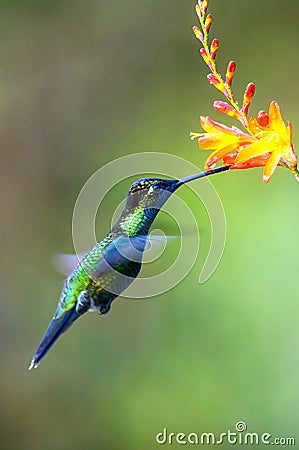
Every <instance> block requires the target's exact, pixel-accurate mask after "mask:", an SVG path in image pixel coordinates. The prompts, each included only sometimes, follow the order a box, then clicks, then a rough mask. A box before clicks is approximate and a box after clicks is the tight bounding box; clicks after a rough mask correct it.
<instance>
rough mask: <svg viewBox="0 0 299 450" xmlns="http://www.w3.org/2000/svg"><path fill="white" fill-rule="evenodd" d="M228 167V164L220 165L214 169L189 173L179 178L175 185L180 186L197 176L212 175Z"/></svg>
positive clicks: (195, 178)
mask: <svg viewBox="0 0 299 450" xmlns="http://www.w3.org/2000/svg"><path fill="white" fill-rule="evenodd" d="M228 169H229V166H221V167H216V169H210V170H206V171H205V172H200V173H196V174H195V175H189V176H188V177H184V178H181V179H180V180H178V186H177V187H180V186H182V185H183V184H186V183H189V181H193V180H197V179H198V178H204V177H208V176H210V175H213V174H214V173H220V172H225V171H226V170H228Z"/></svg>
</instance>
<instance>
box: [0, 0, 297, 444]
mask: <svg viewBox="0 0 299 450" xmlns="http://www.w3.org/2000/svg"><path fill="white" fill-rule="evenodd" d="M210 3H211V6H210V11H211V12H212V13H213V14H214V22H215V23H214V25H213V28H212V32H211V34H212V35H213V36H217V37H218V38H219V39H220V50H219V55H218V64H219V67H220V69H221V71H222V72H223V71H224V70H225V66H226V63H227V62H228V61H229V59H231V58H234V59H236V61H237V63H238V70H237V74H236V77H235V82H234V83H235V85H234V90H235V93H236V95H237V96H238V97H239V98H240V96H241V95H242V92H243V90H244V87H245V85H246V84H247V83H248V82H249V81H254V82H255V83H256V85H257V93H256V96H255V99H254V102H253V106H252V107H251V114H256V113H257V111H258V110H259V109H261V108H263V109H267V108H268V105H269V103H270V101H271V100H273V99H275V100H277V101H278V102H279V103H280V105H281V108H282V113H283V117H284V119H285V120H287V119H291V120H292V121H293V123H294V144H295V147H296V144H297V148H298V144H299V131H298V130H299V112H298V109H297V92H298V80H297V78H298V77H297V74H298V71H299V62H298V58H297V53H298V52H297V45H298V38H299V28H298V13H299V5H298V1H296V0H289V1H288V2H286V3H285V4H284V5H283V6H282V2H281V1H280V0H272V1H271V2H270V4H269V2H261V1H257V0H252V1H251V2H245V1H244V2H243V1H242V2H241V1H237V0H225V1H223V0H213V1H211V2H210ZM269 5H270V6H269ZM193 24H196V16H195V13H194V9H193V1H183V2H182V1H173V0H164V1H162V2H161V1H160V2H159V1H154V2H153V1H149V0H143V1H142V2H140V1H137V0H128V1H126V2H122V1H118V2H111V3H109V2H104V1H94V0H86V1H85V2H82V1H81V2H73V1H72V2H71V1H70V0H65V1H57V0H56V1H55V0H54V1H52V2H48V1H44V0H43V1H42V0H40V1H35V0H31V1H20V0H19V1H17V0H10V1H4V0H2V1H1V2H0V52H1V60H0V61H1V62H0V98H1V101H0V110H1V121H0V128H1V132H0V136H1V141H2V142H1V164H0V170H1V176H0V185H1V189H0V195H1V205H2V207H1V237H2V239H1V265H2V267H1V278H2V282H1V290H2V295H1V297H2V302H1V314H0V333H1V334H0V336H1V344H0V345H1V353H2V357H1V369H0V371H1V373H0V380H1V385H0V414H1V416H0V417H1V420H0V429H1V432H0V433H1V438H0V439H1V441H0V448H1V450H29V449H30V450H41V449H42V450H50V449H51V450H52V449H56V450H82V449H88V450H97V449H106V450H118V449H119V450H122V449H130V450H135V449H136V450H137V449H138V450H139V449H144V450H148V449H152V448H156V447H158V445H157V444H156V443H155V436H156V434H157V433H158V432H160V431H162V429H163V427H167V429H168V430H169V431H174V432H180V431H183V432H185V433H188V432H191V431H193V432H197V433H201V432H209V431H210V432H214V433H221V432H225V431H226V430H227V429H231V430H234V427H235V423H236V422H237V421H239V420H243V421H245V422H246V423H247V425H248V431H255V432H261V433H263V432H269V433H271V434H272V435H273V436H274V437H277V436H293V437H295V438H297V441H298V440H299V435H298V419H299V414H298V404H299V403H298V400H299V391H298V370H299V360H298V337H299V336H298V313H299V306H298V298H297V297H298V295H297V279H298V255H297V253H298V223H299V209H298V194H299V186H298V184H296V182H295V180H294V179H293V178H292V176H291V175H290V174H289V173H287V171H285V170H282V169H279V170H277V172H276V174H275V176H274V178H273V179H272V180H271V182H270V184H269V185H267V186H266V185H263V183H262V173H261V170H259V169H254V170H252V171H247V172H243V173H242V172H241V171H240V172H238V173H237V172H236V173H229V174H228V173H226V174H222V175H219V176H217V177H214V178H213V180H212V181H213V183H214V185H215V187H216V189H217V191H218V192H219V195H220V197H221V199H222V202H223V205H224V208H225V211H226V216H227V226H228V235H227V243H226V249H225V252H224V255H223V258H222V261H221V264H220V266H219V268H218V269H217V271H216V273H215V274H214V275H213V277H212V278H211V279H210V280H209V281H208V282H207V283H205V284H204V285H201V286H200V285H199V284H198V282H197V279H198V274H199V272H200V268H201V267H202V263H203V261H204V259H205V256H206V252H207V249H208V245H209V242H210V228H209V221H208V218H207V215H206V213H205V211H204V208H203V207H198V204H197V203H196V202H195V200H194V205H193V208H194V210H195V209H196V210H195V211H194V212H195V214H196V215H197V217H198V222H199V226H200V229H201V231H202V236H201V239H202V248H201V252H200V256H199V258H198V260H197V262H196V264H195V266H194V268H193V270H192V271H191V272H190V273H189V275H188V277H187V278H186V279H185V280H184V281H183V282H181V283H180V284H179V285H178V286H177V287H176V288H174V289H172V290H171V291H170V292H168V293H165V294H163V295H161V296H159V297H155V298H154V299H152V300H140V301H132V300H128V299H119V300H116V301H115V303H114V304H113V307H112V311H111V313H110V314H108V315H107V316H105V317H101V318H100V317H98V316H97V315H96V314H93V315H86V317H84V318H82V319H81V320H80V322H78V323H77V324H76V326H74V327H73V328H72V329H71V330H70V331H69V332H68V333H66V334H65V335H64V336H63V338H62V339H61V340H60V341H59V342H58V343H57V344H56V345H55V347H54V348H53V349H52V351H51V352H50V353H49V355H48V357H47V358H46V359H45V361H44V362H43V364H42V365H41V367H40V368H39V369H38V370H37V371H33V372H28V371H27V366H28V364H29V362H30V360H31V357H32V355H33V353H34V350H35V348H36V346H37V344H38V343H39V340H40V338H41V336H42V334H43V332H44V331H45V328H46V326H47V325H48V322H49V320H50V318H51V316H52V314H53V312H54V310H55V307H56V303H57V301H58V297H59V294H60V290H61V286H62V281H63V277H62V276H61V275H60V274H58V273H57V272H56V271H55V269H54V268H53V265H52V262H51V259H52V255H53V254H54V253H55V252H65V253H71V252H72V251H73V246H72V236H71V218H72V210H73V206H74V203H75V200H76V197H77V195H78V193H79V191H80V189H81V187H82V185H83V183H84V182H85V181H86V180H87V179H88V177H89V176H90V175H91V174H92V173H93V172H94V171H95V170H96V169H98V168H100V167H101V166H102V165H104V164H106V163H107V162H109V161H112V160H113V159H115V158H117V157H120V156H123V155H126V154H130V153H134V152H147V151H157V152H160V151H162V152H168V153H171V154H175V155H178V156H181V157H183V158H186V159H188V160H190V161H192V162H193V163H195V164H197V165H198V166H199V167H203V162H204V159H205V157H206V156H207V154H205V153H204V152H202V153H201V152H200V151H199V150H198V149H197V144H196V143H194V142H193V143H192V142H190V140H189V137H188V134H189V131H191V130H193V131H197V130H199V128H200V127H199V121H198V119H199V115H200V114H205V115H207V114H210V115H213V118H214V119H216V120H220V119H223V117H221V116H220V114H219V113H216V112H213V110H212V106H211V105H212V102H213V100H216V99H221V95H220V94H218V92H217V91H216V90H215V89H214V88H212V87H211V86H209V85H208V83H207V81H206V74H207V68H206V67H205V65H204V64H203V62H202V61H201V59H200V57H199V55H198V48H199V43H198V41H196V40H195V38H194V37H193V35H192V32H191V26H192V25H193ZM158 169H159V161H158V159H157V171H158ZM129 184H130V183H129V182H128V181H127V182H124V184H123V188H122V189H118V190H117V189H116V191H115V193H114V194H113V195H112V197H111V198H113V201H112V202H106V203H104V205H103V208H102V209H101V211H100V213H99V214H100V216H99V227H98V230H97V232H98V236H99V237H101V236H102V235H104V234H105V233H106V232H107V231H108V227H109V224H110V219H111V214H112V213H113V208H114V207H115V206H116V205H117V204H118V203H119V201H121V200H122V198H123V196H124V193H125V192H126V190H127V189H128V187H129ZM179 195H180V196H181V197H182V198H183V199H185V200H186V201H189V203H190V202H191V206H192V201H193V197H192V195H191V194H189V192H188V189H184V190H182V192H181V193H180V194H179ZM114 203H115V204H114ZM163 225H164V226H165V230H164V231H166V232H167V220H163ZM157 268H158V269H159V262H157ZM298 442H299V441H298ZM173 447H175V445H173ZM223 448H226V447H225V445H224V446H223Z"/></svg>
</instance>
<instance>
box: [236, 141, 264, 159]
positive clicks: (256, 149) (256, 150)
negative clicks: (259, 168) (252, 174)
mask: <svg viewBox="0 0 299 450" xmlns="http://www.w3.org/2000/svg"><path fill="white" fill-rule="evenodd" d="M270 151H271V148H269V147H268V146H266V145H265V143H264V142H263V141H257V142H254V143H252V144H250V145H248V146H247V147H245V148H243V149H241V150H240V152H239V154H238V156H237V159H236V164H241V163H244V162H245V161H247V160H248V159H250V158H254V157H256V156H260V155H265V154H266V153H269V152H270Z"/></svg>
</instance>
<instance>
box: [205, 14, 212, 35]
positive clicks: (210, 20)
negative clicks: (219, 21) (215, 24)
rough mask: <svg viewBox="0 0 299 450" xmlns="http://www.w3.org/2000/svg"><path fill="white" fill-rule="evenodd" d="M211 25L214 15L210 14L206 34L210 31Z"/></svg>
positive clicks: (206, 23)
mask: <svg viewBox="0 0 299 450" xmlns="http://www.w3.org/2000/svg"><path fill="white" fill-rule="evenodd" d="M211 24H212V14H208V15H207V18H206V22H205V30H206V33H208V32H209V31H210V28H211Z"/></svg>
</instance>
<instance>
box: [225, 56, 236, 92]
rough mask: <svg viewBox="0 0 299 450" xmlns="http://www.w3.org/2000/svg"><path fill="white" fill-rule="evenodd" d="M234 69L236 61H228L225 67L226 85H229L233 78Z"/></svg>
mask: <svg viewBox="0 0 299 450" xmlns="http://www.w3.org/2000/svg"><path fill="white" fill-rule="evenodd" d="M235 70H236V63H235V61H230V62H229V63H228V65H227V69H226V79H225V83H226V84H227V85H228V86H231V84H232V81H233V78H234V74H235Z"/></svg>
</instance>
